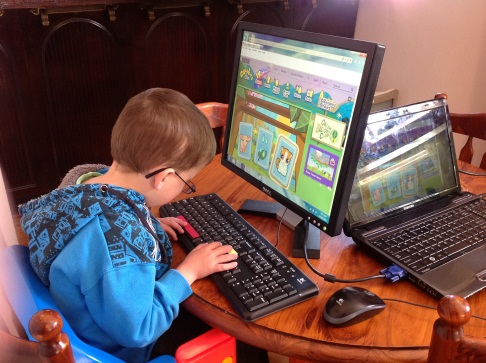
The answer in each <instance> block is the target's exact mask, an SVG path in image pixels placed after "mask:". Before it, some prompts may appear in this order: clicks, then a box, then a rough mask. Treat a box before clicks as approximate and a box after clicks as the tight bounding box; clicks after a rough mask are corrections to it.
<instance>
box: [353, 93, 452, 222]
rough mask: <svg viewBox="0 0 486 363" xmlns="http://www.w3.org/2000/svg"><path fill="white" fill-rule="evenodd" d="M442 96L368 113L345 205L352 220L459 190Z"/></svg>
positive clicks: (370, 218)
mask: <svg viewBox="0 0 486 363" xmlns="http://www.w3.org/2000/svg"><path fill="white" fill-rule="evenodd" d="M446 108H447V104H446V101H445V100H443V99H440V100H431V101H429V102H425V103H420V104H414V105H409V106H404V107H400V108H396V109H391V110H388V111H381V112H377V113H374V114H371V115H370V117H369V119H368V126H367V128H366V131H365V136H364V141H363V145H362V149H361V154H360V158H359V160H358V167H357V170H356V175H355V178H354V182H353V187H352V191H351V197H350V201H349V207H348V219H349V222H350V224H351V225H352V226H359V225H362V224H366V223H369V222H372V221H374V220H377V219H380V218H382V217H384V216H387V215H390V214H392V213H394V212H395V213H398V212H400V211H403V210H407V209H409V208H412V207H414V206H417V205H420V204H421V203H424V202H427V201H430V200H433V199H434V198H438V197H440V196H443V195H446V194H449V193H454V192H456V191H458V190H460V186H459V178H458V175H457V172H456V167H455V154H454V148H453V147H452V138H451V130H450V128H449V127H448V124H449V123H448V122H447V117H448V113H447V109H446Z"/></svg>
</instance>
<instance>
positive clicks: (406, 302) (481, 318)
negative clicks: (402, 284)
mask: <svg viewBox="0 0 486 363" xmlns="http://www.w3.org/2000/svg"><path fill="white" fill-rule="evenodd" d="M382 300H384V301H394V302H399V303H402V304H408V305H413V306H418V307H419V308H425V309H431V310H437V308H436V307H433V306H429V305H423V304H418V303H414V302H410V301H405V300H400V299H393V298H389V297H385V298H382ZM471 318H475V319H480V320H486V318H485V317H483V316H479V315H471Z"/></svg>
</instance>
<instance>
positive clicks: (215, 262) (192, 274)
mask: <svg viewBox="0 0 486 363" xmlns="http://www.w3.org/2000/svg"><path fill="white" fill-rule="evenodd" d="M232 250H233V248H232V247H231V246H223V245H222V244H221V242H211V243H202V244H200V245H198V246H196V248H194V249H193V250H192V251H191V252H190V253H189V254H188V255H187V257H186V258H185V259H184V261H182V262H181V264H180V265H179V266H178V267H177V269H176V270H177V271H179V272H180V273H181V274H182V275H183V276H184V277H185V278H186V280H187V282H188V283H189V285H191V284H192V283H193V282H194V281H196V280H198V279H202V278H203V277H206V276H208V275H211V274H212V273H215V272H221V271H226V270H231V269H233V268H236V266H238V263H237V262H236V261H235V260H236V259H237V258H238V255H237V254H234V253H230V252H231V251H232Z"/></svg>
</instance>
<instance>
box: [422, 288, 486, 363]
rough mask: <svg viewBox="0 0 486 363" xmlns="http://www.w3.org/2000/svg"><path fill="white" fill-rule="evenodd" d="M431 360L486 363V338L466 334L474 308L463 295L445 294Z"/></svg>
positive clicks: (432, 342) (430, 350) (440, 302)
mask: <svg viewBox="0 0 486 363" xmlns="http://www.w3.org/2000/svg"><path fill="white" fill-rule="evenodd" d="M437 311H438V313H439V316H440V318H439V319H437V320H436V321H435V323H434V330H433V332H432V339H431V341H430V349H429V355H428V359H427V363H460V362H468V363H480V362H486V338H485V337H482V338H478V337H472V336H468V335H465V334H464V325H465V324H466V323H467V322H468V321H469V319H470V318H471V307H470V305H469V303H468V302H467V300H466V299H464V298H462V297H460V296H452V295H448V296H444V297H443V298H442V299H441V300H440V301H439V305H438V308H437Z"/></svg>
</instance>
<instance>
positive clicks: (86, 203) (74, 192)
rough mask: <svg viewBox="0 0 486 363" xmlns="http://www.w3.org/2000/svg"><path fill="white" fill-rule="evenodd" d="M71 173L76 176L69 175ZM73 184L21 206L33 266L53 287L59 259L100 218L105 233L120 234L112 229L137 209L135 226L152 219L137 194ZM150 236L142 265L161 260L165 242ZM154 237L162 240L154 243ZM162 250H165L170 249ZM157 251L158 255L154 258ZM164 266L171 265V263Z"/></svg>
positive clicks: (141, 256) (142, 253)
mask: <svg viewBox="0 0 486 363" xmlns="http://www.w3.org/2000/svg"><path fill="white" fill-rule="evenodd" d="M93 171H94V170H93ZM86 172H90V171H89V170H88V171H87V170H86V168H83V169H82V173H86ZM70 173H71V174H72V175H69V174H70ZM70 173H68V175H67V176H66V177H68V176H69V178H70V179H71V180H76V179H77V177H76V174H79V170H78V171H77V172H75V173H74V175H73V173H72V171H71V172H70ZM79 176H80V175H79ZM79 176H78V177H79ZM65 180H66V178H65ZM65 180H63V183H64V182H65ZM70 184H71V183H64V184H62V183H61V186H63V187H60V188H58V189H55V190H54V191H52V192H50V193H48V194H46V195H43V196H41V197H39V198H37V199H34V200H31V201H29V202H27V203H25V204H23V205H20V206H19V213H20V215H21V221H20V223H21V226H22V229H23V230H24V232H25V233H26V234H27V235H28V237H29V250H30V262H31V265H32V267H33V269H34V270H35V272H36V273H37V275H38V276H39V278H40V279H41V280H42V282H43V283H44V284H46V285H49V272H50V267H51V265H52V263H53V262H54V260H55V259H56V257H57V256H58V255H59V253H60V252H61V251H62V250H63V248H64V247H65V246H66V245H67V244H68V243H69V242H70V241H71V240H72V238H73V237H74V236H76V234H77V233H78V232H79V231H80V230H81V229H82V228H83V227H84V226H86V225H87V224H88V223H89V222H91V221H92V220H93V219H95V218H98V217H99V222H100V225H101V228H102V229H103V230H105V233H116V231H111V229H112V227H113V225H115V224H116V220H117V218H118V217H119V216H120V214H133V213H134V209H137V210H135V212H136V213H135V214H136V215H137V217H135V218H136V221H135V222H134V223H140V222H139V219H140V217H142V219H144V220H145V221H144V223H146V221H147V220H150V216H151V214H150V211H149V210H148V208H147V207H146V206H145V198H144V197H143V195H141V194H140V193H138V192H136V191H134V190H130V189H124V188H120V187H116V186H111V185H109V186H107V185H101V184H77V185H76V184H75V185H70ZM139 216H140V217H139ZM149 224H150V223H149ZM148 232H150V233H147V237H148V238H147V241H151V242H150V243H149V244H150V245H151V246H150V245H149V244H148V245H147V246H146V248H145V249H143V250H141V251H140V253H139V256H137V257H138V258H137V259H138V260H140V261H146V262H148V261H149V260H152V261H153V260H154V259H157V258H159V259H160V250H159V248H158V247H159V246H158V245H159V242H160V241H164V240H165V238H164V236H162V235H160V233H156V232H154V231H153V230H152V231H148ZM150 234H152V236H153V237H158V238H156V239H154V238H153V237H151V236H150ZM154 247H155V248H154ZM161 247H162V249H164V250H165V248H164V247H167V246H161ZM153 251H156V253H157V254H158V255H157V256H156V255H154V252H153ZM162 252H165V251H162ZM165 257H170V256H165ZM164 262H165V263H168V264H169V265H170V261H164Z"/></svg>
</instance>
